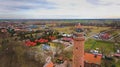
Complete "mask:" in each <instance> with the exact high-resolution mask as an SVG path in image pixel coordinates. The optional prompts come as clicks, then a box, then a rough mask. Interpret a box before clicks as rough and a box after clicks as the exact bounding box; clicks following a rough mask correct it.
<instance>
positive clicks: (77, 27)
mask: <svg viewBox="0 0 120 67" xmlns="http://www.w3.org/2000/svg"><path fill="white" fill-rule="evenodd" d="M75 32H77V33H80V32H83V28H82V25H81V24H80V23H78V24H77V25H75Z"/></svg>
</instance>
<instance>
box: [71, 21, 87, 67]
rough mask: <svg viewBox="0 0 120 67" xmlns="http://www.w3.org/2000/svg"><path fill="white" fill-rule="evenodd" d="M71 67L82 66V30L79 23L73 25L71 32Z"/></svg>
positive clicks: (83, 40) (83, 39)
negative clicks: (73, 29) (72, 43)
mask: <svg viewBox="0 0 120 67" xmlns="http://www.w3.org/2000/svg"><path fill="white" fill-rule="evenodd" d="M73 42H74V47H73V67H84V42H85V38H84V32H83V29H82V26H81V24H80V23H79V24H78V25H76V26H75V31H74V33H73Z"/></svg>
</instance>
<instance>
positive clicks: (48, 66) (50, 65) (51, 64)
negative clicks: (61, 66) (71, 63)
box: [45, 62, 54, 67]
mask: <svg viewBox="0 0 120 67" xmlns="http://www.w3.org/2000/svg"><path fill="white" fill-rule="evenodd" d="M53 66H54V64H53V63H52V62H50V63H48V64H47V65H46V66H45V67H53Z"/></svg>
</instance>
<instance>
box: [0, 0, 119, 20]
mask: <svg viewBox="0 0 120 67" xmlns="http://www.w3.org/2000/svg"><path fill="white" fill-rule="evenodd" d="M116 4H117V5H116ZM118 4H119V2H118V1H117V0H0V18H10V19H12V18H17V19H24V18H25V19H29V18H30V19H32V18H33V19H36V18H37V19H39V18H109V17H110V18H111V17H113V18H120V15H119V12H120V9H119V8H120V6H119V5H118Z"/></svg>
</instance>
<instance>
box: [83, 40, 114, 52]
mask: <svg viewBox="0 0 120 67" xmlns="http://www.w3.org/2000/svg"><path fill="white" fill-rule="evenodd" d="M84 47H85V50H90V49H95V48H99V49H100V50H105V51H107V52H114V43H112V42H107V41H100V40H94V39H89V40H87V41H86V42H85V46H84Z"/></svg>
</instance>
